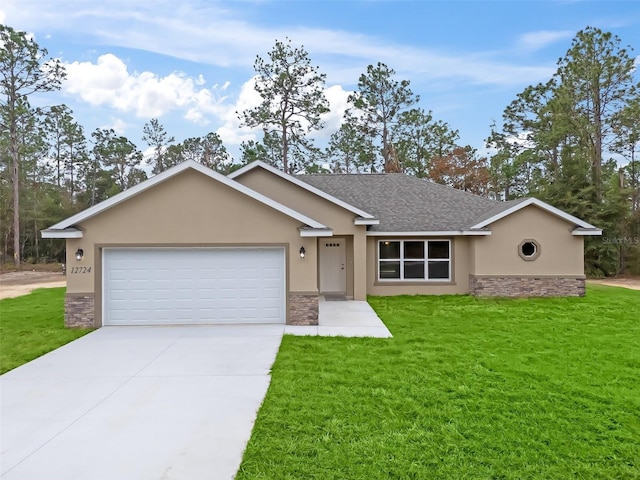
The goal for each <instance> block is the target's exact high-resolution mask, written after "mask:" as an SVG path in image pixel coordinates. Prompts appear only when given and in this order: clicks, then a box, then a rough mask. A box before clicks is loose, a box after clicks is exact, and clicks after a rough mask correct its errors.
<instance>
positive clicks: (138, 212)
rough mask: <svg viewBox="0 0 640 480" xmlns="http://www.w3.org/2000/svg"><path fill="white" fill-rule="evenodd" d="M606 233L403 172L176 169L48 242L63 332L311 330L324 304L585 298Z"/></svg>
mask: <svg viewBox="0 0 640 480" xmlns="http://www.w3.org/2000/svg"><path fill="white" fill-rule="evenodd" d="M601 233H602V232H601V230H599V229H597V228H596V227H594V226H593V225H590V224H588V223H586V222H584V221H582V220H580V219H578V218H575V217H573V216H571V215H569V214H567V213H565V212H563V211H561V210H558V209H556V208H554V207H552V206H551V205H548V204H546V203H544V202H541V201H539V200H536V199H533V198H527V199H520V200H515V201H509V202H496V201H492V200H488V199H486V198H482V197H478V196H476V195H471V194H469V193H466V192H462V191H458V190H454V189H451V188H448V187H444V186H442V185H438V184H434V183H432V182H429V181H426V180H422V179H418V178H415V177H411V176H407V175H402V174H371V175H300V176H294V175H287V174H285V173H283V172H281V171H279V170H277V169H275V168H273V167H271V166H269V165H266V164H264V163H262V162H254V163H252V164H250V165H247V166H245V167H243V168H242V169H240V170H238V171H236V172H234V173H233V174H231V175H229V176H226V177H225V176H223V175H220V174H218V173H216V172H214V171H212V170H210V169H208V168H206V167H203V166H202V165H200V164H198V163H195V162H185V163H182V164H180V165H178V166H176V167H174V168H172V169H170V170H167V171H165V172H163V173H161V174H159V175H156V176H155V177H153V178H151V179H149V180H147V181H145V182H143V183H141V184H139V185H137V186H135V187H133V188H131V189H129V190H127V191H125V192H122V193H120V194H118V195H116V196H114V197H112V198H110V199H108V200H106V201H104V202H102V203H100V204H98V205H96V206H94V207H91V208H89V209H87V210H84V211H83V212H80V213H78V214H76V215H74V216H72V217H70V218H68V219H66V220H64V221H62V222H60V223H58V224H56V225H53V226H52V227H50V228H48V229H47V230H44V231H43V232H42V236H43V237H44V238H65V239H66V242H67V293H66V301H65V308H66V315H65V322H66V324H67V325H68V326H95V327H98V326H102V325H123V324H131V325H148V324H198V323H205V324H210V323H233V322H243V323H288V324H303V325H304V324H315V323H317V319H318V299H319V296H320V295H344V296H346V297H347V298H350V299H356V300H365V299H366V297H367V295H399V294H473V295H499V296H556V295H561V296H565V295H567V296H568V295H583V294H584V285H585V277H584V270H583V237H584V236H585V235H600V234H601Z"/></svg>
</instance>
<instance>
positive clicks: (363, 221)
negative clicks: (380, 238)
mask: <svg viewBox="0 0 640 480" xmlns="http://www.w3.org/2000/svg"><path fill="white" fill-rule="evenodd" d="M353 224H354V225H380V220H378V219H377V218H362V217H358V218H355V219H354V220H353Z"/></svg>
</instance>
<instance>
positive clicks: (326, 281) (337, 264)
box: [319, 238, 347, 293]
mask: <svg viewBox="0 0 640 480" xmlns="http://www.w3.org/2000/svg"><path fill="white" fill-rule="evenodd" d="M319 242H320V292H321V293H325V292H326V293H329V292H335V293H346V291H347V269H346V266H347V265H346V263H347V248H346V242H345V239H344V238H326V239H325V238H321V239H320V240H319Z"/></svg>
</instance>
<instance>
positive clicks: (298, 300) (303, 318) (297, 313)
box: [288, 293, 318, 325]
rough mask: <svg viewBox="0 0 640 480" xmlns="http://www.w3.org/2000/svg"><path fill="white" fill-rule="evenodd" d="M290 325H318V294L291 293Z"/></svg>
mask: <svg viewBox="0 0 640 480" xmlns="http://www.w3.org/2000/svg"><path fill="white" fill-rule="evenodd" d="M288 324H289V325H318V295H317V294H307V293H290V294H289V321H288Z"/></svg>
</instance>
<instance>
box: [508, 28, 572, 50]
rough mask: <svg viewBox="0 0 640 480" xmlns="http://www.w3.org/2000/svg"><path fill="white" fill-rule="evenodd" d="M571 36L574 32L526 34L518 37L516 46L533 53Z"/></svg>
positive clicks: (559, 31)
mask: <svg viewBox="0 0 640 480" xmlns="http://www.w3.org/2000/svg"><path fill="white" fill-rule="evenodd" d="M573 35H574V32H572V31H570V30H556V31H553V30H539V31H537V32H528V33H525V34H523V35H520V37H519V38H518V45H519V46H520V47H521V48H524V49H525V50H529V51H535V50H540V49H542V48H544V47H546V46H547V45H550V44H552V43H555V42H557V41H559V40H565V39H567V38H571V37H573Z"/></svg>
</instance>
